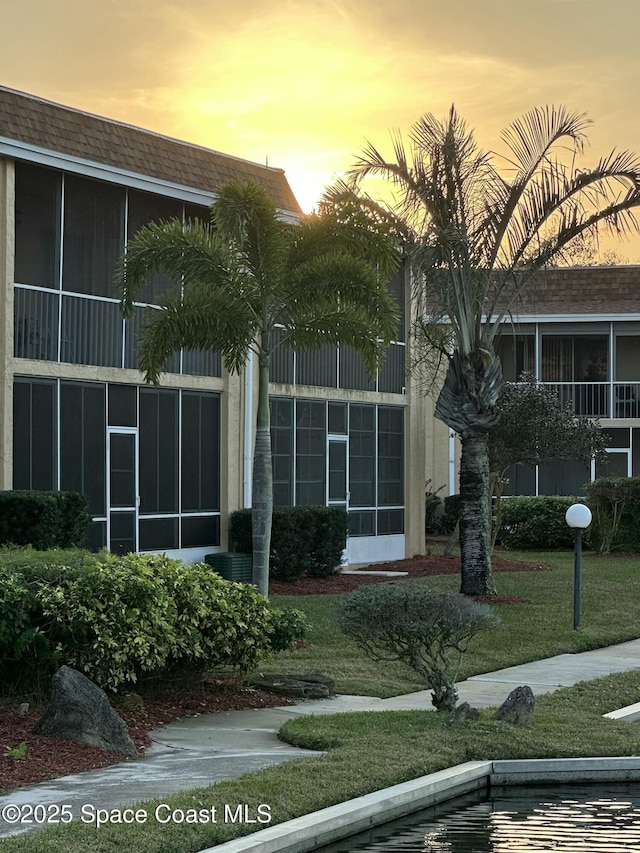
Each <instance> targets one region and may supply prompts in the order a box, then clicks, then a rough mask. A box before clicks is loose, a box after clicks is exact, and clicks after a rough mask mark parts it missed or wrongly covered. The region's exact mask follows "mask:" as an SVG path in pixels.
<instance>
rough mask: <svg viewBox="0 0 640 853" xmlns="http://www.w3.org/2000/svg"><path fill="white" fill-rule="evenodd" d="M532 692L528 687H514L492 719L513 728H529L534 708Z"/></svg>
mask: <svg viewBox="0 0 640 853" xmlns="http://www.w3.org/2000/svg"><path fill="white" fill-rule="evenodd" d="M535 702H536V700H535V698H534V696H533V690H532V689H531V688H530V687H527V686H524V687H516V689H515V690H512V691H511V693H509V695H508V696H507V698H506V699H505V700H504V702H503V703H502V705H500V707H499V708H498V710H497V711H496V713H495V714H494V719H496V720H497V721H498V722H502V723H512V724H513V725H515V726H530V725H531V723H532V722H533V709H534V706H535Z"/></svg>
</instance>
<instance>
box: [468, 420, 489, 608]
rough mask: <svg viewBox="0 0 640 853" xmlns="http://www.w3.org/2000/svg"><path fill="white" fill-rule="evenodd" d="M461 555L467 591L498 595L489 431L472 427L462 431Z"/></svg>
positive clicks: (469, 592) (470, 593) (471, 593)
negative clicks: (493, 552)
mask: <svg viewBox="0 0 640 853" xmlns="http://www.w3.org/2000/svg"><path fill="white" fill-rule="evenodd" d="M461 440H462V456H461V459H460V555H461V561H462V584H461V588H460V592H461V593H462V594H463V595H495V592H496V588H495V586H494V583H493V576H492V574H491V529H490V523H489V518H488V513H487V504H488V500H489V454H488V434H487V431H486V430H485V429H475V430H474V429H469V430H465V432H464V433H463V434H462V435H461Z"/></svg>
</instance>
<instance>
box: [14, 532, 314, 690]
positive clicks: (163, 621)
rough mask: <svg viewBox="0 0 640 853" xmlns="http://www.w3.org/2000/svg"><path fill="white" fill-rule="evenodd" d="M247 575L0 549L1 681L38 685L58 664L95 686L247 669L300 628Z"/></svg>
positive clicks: (168, 562) (300, 620) (20, 686)
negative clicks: (237, 579) (232, 579)
mask: <svg viewBox="0 0 640 853" xmlns="http://www.w3.org/2000/svg"><path fill="white" fill-rule="evenodd" d="M304 628H305V623H304V617H302V616H301V614H298V613H297V612H296V611H291V612H287V611H278V610H276V609H274V608H272V607H271V606H270V604H269V602H268V600H267V599H266V598H265V597H264V596H262V595H260V594H259V593H258V592H257V591H256V589H255V587H253V586H252V585H250V584H236V583H229V582H228V581H225V580H223V579H222V578H220V576H219V575H217V574H216V573H215V572H214V571H212V569H211V568H210V567H209V566H207V565H205V564H204V563H196V564H194V565H191V566H185V565H184V564H183V563H182V562H180V561H179V560H172V559H170V558H168V557H166V556H164V555H163V556H150V555H140V554H127V555H126V556H123V557H120V556H117V555H113V554H109V553H107V552H101V553H100V554H90V553H89V552H78V551H75V552H55V551H52V552H48V553H46V554H40V553H39V552H36V551H33V550H30V549H24V550H23V551H15V550H14V551H8V552H5V553H4V554H2V555H1V558H0V657H1V658H2V659H3V666H2V670H1V671H0V687H2V688H3V689H4V690H5V691H12V692H14V693H16V692H19V693H20V692H21V693H25V692H29V691H32V690H34V689H35V690H42V689H43V688H44V687H46V685H47V683H48V681H49V679H50V677H51V676H52V675H53V673H54V672H55V670H56V669H57V668H58V667H59V666H60V665H61V664H68V665H69V666H73V667H74V668H76V669H78V670H80V671H81V672H84V673H85V675H87V676H88V677H89V678H91V679H92V680H93V681H95V682H96V683H97V684H99V685H100V686H101V687H103V688H105V689H110V690H117V689H120V688H125V687H127V686H128V685H130V684H133V683H135V682H136V681H137V680H138V679H139V678H140V677H141V676H144V675H153V676H162V675H163V674H169V673H172V672H175V671H176V670H180V671H183V672H184V671H190V670H192V671H199V670H203V669H205V668H212V667H235V668H238V669H240V670H241V671H247V670H249V669H251V668H252V667H253V666H255V664H256V663H257V662H258V660H260V659H261V658H264V657H266V656H268V654H269V653H270V652H271V651H274V650H277V649H281V648H286V647H287V646H288V645H289V643H290V642H291V640H292V639H294V638H296V637H297V636H300V633H301V632H302V633H303V632H304Z"/></svg>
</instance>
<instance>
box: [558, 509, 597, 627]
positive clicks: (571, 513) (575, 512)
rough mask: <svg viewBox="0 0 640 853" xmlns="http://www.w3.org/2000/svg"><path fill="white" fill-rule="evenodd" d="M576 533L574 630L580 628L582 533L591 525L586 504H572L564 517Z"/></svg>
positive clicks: (589, 512)
mask: <svg viewBox="0 0 640 853" xmlns="http://www.w3.org/2000/svg"><path fill="white" fill-rule="evenodd" d="M564 519H565V521H566V522H567V524H568V525H569V527H571V528H572V529H573V530H574V531H575V545H574V549H573V630H574V631H577V630H578V628H579V627H580V568H581V563H582V533H583V531H585V530H586V529H587V527H588V526H589V525H590V524H591V510H590V509H589V507H588V506H585V505H584V504H571V506H570V507H569V509H568V510H567V511H566V513H565V516H564Z"/></svg>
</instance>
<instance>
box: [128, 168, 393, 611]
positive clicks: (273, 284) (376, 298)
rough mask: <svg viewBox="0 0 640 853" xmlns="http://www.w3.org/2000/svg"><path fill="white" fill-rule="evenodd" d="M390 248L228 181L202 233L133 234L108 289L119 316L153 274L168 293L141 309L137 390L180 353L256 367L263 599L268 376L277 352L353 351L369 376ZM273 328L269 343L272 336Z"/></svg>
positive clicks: (384, 238) (196, 226)
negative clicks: (251, 362)
mask: <svg viewBox="0 0 640 853" xmlns="http://www.w3.org/2000/svg"><path fill="white" fill-rule="evenodd" d="M397 261H398V258H397V251H396V248H395V244H394V243H393V242H392V240H391V239H390V237H389V236H388V234H387V233H385V230H384V228H383V227H381V226H380V225H379V224H378V223H376V222H375V221H374V220H372V219H371V218H370V217H367V218H363V217H354V218H349V219H348V220H347V219H344V217H341V216H339V215H338V214H337V213H335V212H332V211H325V212H324V213H323V214H322V215H311V216H307V217H304V218H303V219H302V220H301V221H300V223H299V224H297V225H292V224H288V223H285V222H284V221H282V219H281V218H280V216H279V214H278V211H277V209H276V207H275V205H274V204H273V202H272V201H271V199H270V197H269V195H268V193H267V191H266V189H264V188H263V187H262V186H260V185H257V184H253V183H240V182H237V181H230V182H229V183H227V184H225V185H224V186H223V187H221V188H220V190H219V193H218V196H217V198H216V199H215V201H214V203H213V205H212V206H211V223H210V224H203V223H201V222H198V221H192V222H189V223H186V224H185V223H182V222H181V221H179V220H177V219H174V220H170V221H167V222H159V223H151V224H149V225H146V226H144V227H143V228H141V229H140V230H139V231H138V232H137V233H136V235H135V236H134V238H133V239H132V240H131V241H130V242H129V244H128V246H127V251H126V253H125V255H124V256H123V257H122V258H121V259H120V263H119V266H118V271H117V273H116V283H117V286H118V288H119V292H120V294H121V305H122V309H123V311H124V313H125V315H129V314H131V312H132V311H133V309H134V303H135V300H136V297H137V296H138V295H139V293H140V290H141V289H142V287H143V286H144V284H145V283H146V281H147V280H148V279H149V277H150V276H151V275H152V274H153V273H155V272H162V273H164V274H166V275H168V276H170V277H171V278H172V279H173V280H174V281H176V282H177V284H176V285H175V286H174V287H173V288H171V289H169V290H168V291H167V292H166V294H165V295H164V298H163V301H162V305H161V310H159V311H158V310H154V309H152V308H149V309H148V310H147V322H146V324H145V326H144V327H143V330H142V335H141V343H140V347H139V356H138V359H139V366H140V369H141V370H142V372H143V373H144V377H145V380H146V381H147V382H150V383H153V384H158V381H159V376H160V372H161V370H162V368H163V365H164V364H165V362H166V360H167V359H168V358H169V356H171V355H172V354H173V353H174V352H176V351H178V350H180V349H181V348H183V347H184V348H187V349H205V350H217V351H219V352H220V353H221V354H222V358H223V361H224V365H225V367H226V369H227V370H228V371H229V372H231V373H238V372H240V371H242V370H243V369H244V368H245V365H246V364H247V360H248V355H249V352H253V353H255V355H256V357H257V361H258V373H259V382H258V407H257V414H256V427H257V430H256V439H255V448H254V456H253V489H252V495H253V506H252V530H253V580H254V583H256V585H257V586H258V589H259V590H260V592H262V593H263V594H264V595H267V593H268V586H269V549H270V541H271V514H272V508H273V495H272V472H271V437H270V428H269V371H270V363H271V356H272V354H273V352H274V350H275V349H276V348H277V347H279V346H284V345H290V346H292V347H293V348H294V349H296V350H313V349H316V348H318V347H320V346H321V345H323V344H327V343H334V344H337V343H342V344H348V345H351V346H353V347H354V348H355V349H356V350H357V351H358V352H359V353H360V355H361V356H362V358H363V360H364V362H365V364H366V365H367V367H368V368H369V370H371V371H374V370H375V369H376V367H377V366H378V365H379V363H380V361H381V359H382V358H383V355H384V349H385V347H386V345H388V343H389V341H390V340H391V338H392V337H394V333H395V330H396V327H397V321H398V311H397V308H396V306H395V303H394V301H393V299H392V297H391V296H390V294H389V291H388V289H387V287H386V280H387V276H388V275H390V274H391V272H392V270H393V269H394V268H395V265H396V264H397ZM276 330H277V334H275V332H276Z"/></svg>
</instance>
